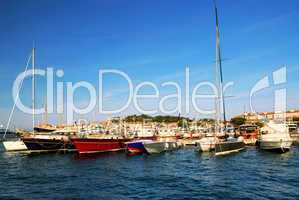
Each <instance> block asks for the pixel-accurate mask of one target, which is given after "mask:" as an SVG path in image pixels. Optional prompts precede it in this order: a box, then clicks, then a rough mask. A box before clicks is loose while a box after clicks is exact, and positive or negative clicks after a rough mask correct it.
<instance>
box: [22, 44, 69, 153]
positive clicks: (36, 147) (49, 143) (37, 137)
mask: <svg viewBox="0 0 299 200" xmlns="http://www.w3.org/2000/svg"><path fill="white" fill-rule="evenodd" d="M34 70H35V48H33V50H32V71H33V74H32V127H33V131H32V132H27V131H21V132H20V134H21V135H22V137H21V139H22V141H23V142H24V144H25V145H26V147H27V149H28V150H30V151H32V152H33V151H35V152H36V151H37V152H43V151H46V152H48V151H58V150H65V149H69V148H72V147H73V146H72V144H71V141H70V139H69V136H68V135H65V133H64V132H63V131H59V130H56V129H53V130H49V129H46V130H45V129H36V128H35V75H34ZM36 130H44V132H38V131H36Z"/></svg>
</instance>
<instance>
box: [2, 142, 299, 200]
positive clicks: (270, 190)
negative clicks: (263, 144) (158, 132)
mask: <svg viewBox="0 0 299 200" xmlns="http://www.w3.org/2000/svg"><path fill="white" fill-rule="evenodd" d="M0 173H1V174H0V183H1V184H0V199H128V198H131V199H133V198H134V199H145V198H146V199H183V198H185V199H299V147H294V148H293V149H292V151H290V152H289V153H286V154H272V153H267V152H262V151H258V150H256V149H255V147H250V148H247V150H246V151H243V152H240V153H237V154H232V155H228V156H222V157H214V156H212V155H211V154H199V153H198V152H195V151H194V149H190V148H188V149H180V150H178V151H174V152H170V153H164V154H160V155H154V156H126V155H125V154H124V153H108V154H101V155H98V156H97V157H90V158H78V157H77V156H76V155H75V154H41V155H23V154H10V153H5V152H0Z"/></svg>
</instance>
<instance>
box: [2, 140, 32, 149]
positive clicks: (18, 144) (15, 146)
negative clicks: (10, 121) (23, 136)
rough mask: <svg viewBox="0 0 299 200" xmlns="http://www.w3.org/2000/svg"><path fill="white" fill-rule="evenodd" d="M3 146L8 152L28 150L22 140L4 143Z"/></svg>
mask: <svg viewBox="0 0 299 200" xmlns="http://www.w3.org/2000/svg"><path fill="white" fill-rule="evenodd" d="M3 146H4V148H5V150H6V151H24V150H27V147H26V145H25V144H24V142H23V141H22V140H16V141H3Z"/></svg>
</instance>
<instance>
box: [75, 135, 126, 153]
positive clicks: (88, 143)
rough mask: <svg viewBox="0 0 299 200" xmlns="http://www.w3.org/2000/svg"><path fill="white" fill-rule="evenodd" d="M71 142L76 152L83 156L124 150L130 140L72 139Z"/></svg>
mask: <svg viewBox="0 0 299 200" xmlns="http://www.w3.org/2000/svg"><path fill="white" fill-rule="evenodd" d="M71 141H72V143H73V145H74V146H75V148H76V149H77V150H78V152H79V153H80V154H84V153H100V152H110V151H121V150H125V148H126V144H125V143H126V142H128V141H130V139H106V138H72V139H71Z"/></svg>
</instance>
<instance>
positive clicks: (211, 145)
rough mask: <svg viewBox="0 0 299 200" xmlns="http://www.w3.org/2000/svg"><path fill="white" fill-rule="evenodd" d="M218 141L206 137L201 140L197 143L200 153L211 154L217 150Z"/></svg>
mask: <svg viewBox="0 0 299 200" xmlns="http://www.w3.org/2000/svg"><path fill="white" fill-rule="evenodd" d="M215 144H216V139H215V137H205V138H202V139H200V140H199V142H198V143H197V145H198V151H200V152H209V151H212V150H214V149H215Z"/></svg>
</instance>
